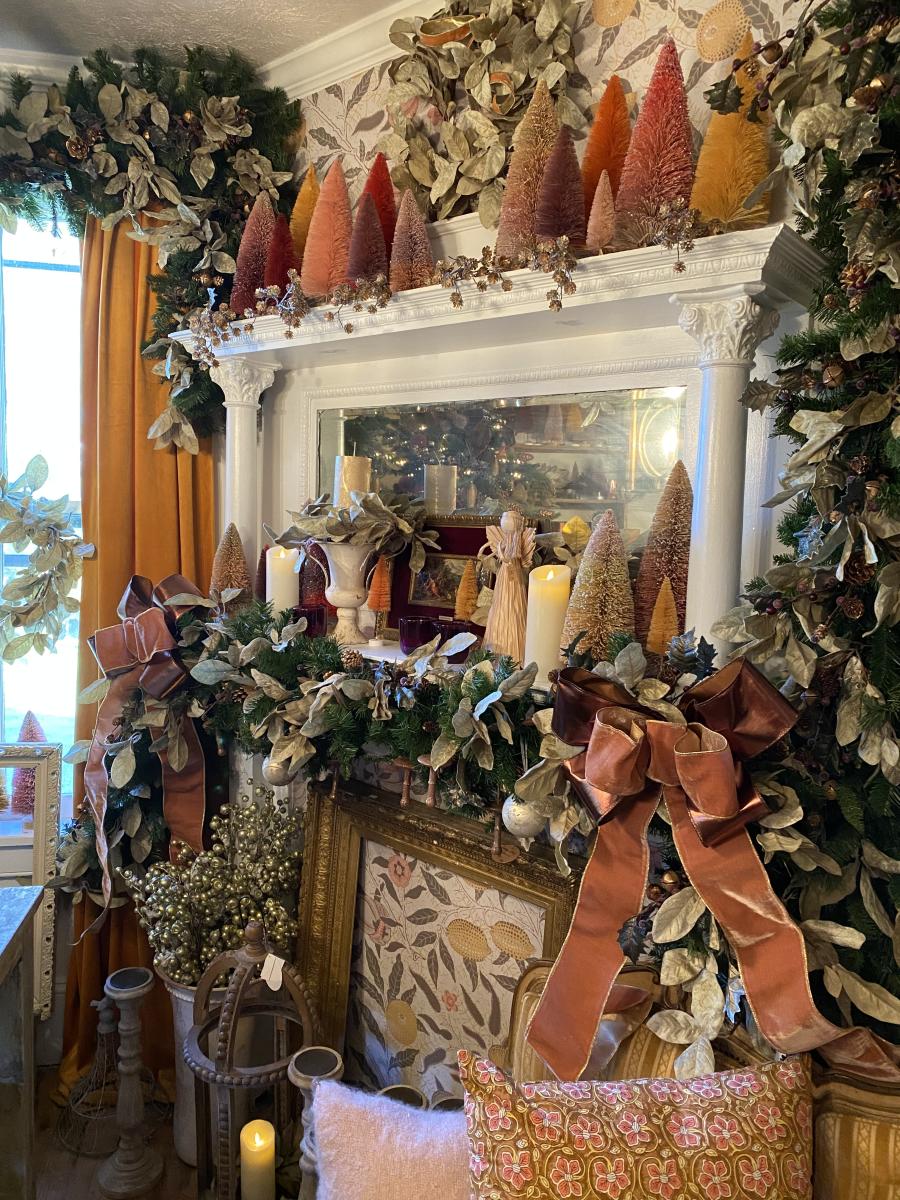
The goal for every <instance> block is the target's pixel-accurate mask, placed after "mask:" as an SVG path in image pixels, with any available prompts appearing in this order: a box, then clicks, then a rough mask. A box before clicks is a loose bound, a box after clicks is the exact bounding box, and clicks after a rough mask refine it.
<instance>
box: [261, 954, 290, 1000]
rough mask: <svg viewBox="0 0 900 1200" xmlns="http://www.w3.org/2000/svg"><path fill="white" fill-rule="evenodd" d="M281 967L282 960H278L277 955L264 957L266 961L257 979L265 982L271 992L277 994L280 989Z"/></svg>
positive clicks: (282, 964)
mask: <svg viewBox="0 0 900 1200" xmlns="http://www.w3.org/2000/svg"><path fill="white" fill-rule="evenodd" d="M283 966H284V959H283V958H279V957H278V955H277V954H267V955H266V961H265V962H264V963H263V965H262V970H261V971H260V973H259V977H260V979H264V980H265V981H266V983H267V984H268V985H269V987H270V988H271V989H272V991H273V992H277V991H278V989H279V988H280V987H281V968H282V967H283Z"/></svg>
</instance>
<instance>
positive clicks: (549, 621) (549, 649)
mask: <svg viewBox="0 0 900 1200" xmlns="http://www.w3.org/2000/svg"><path fill="white" fill-rule="evenodd" d="M571 582H572V572H571V571H570V570H569V568H568V567H563V566H552V567H535V568H534V570H533V571H531V572H530V573H529V576H528V616H527V618H526V622H525V659H524V661H525V665H526V666H527V665H528V664H529V663H533V662H536V663H537V665H538V673H537V678H536V679H535V683H536V684H537V685H538V686H540V685H543V686H544V687H546V686H547V685H548V684H549V682H550V680H549V674H550V672H551V671H555V670H556V669H557V667H558V666H559V663H560V656H559V649H560V646H559V643H560V639H561V637H562V630H563V622H564V621H565V619H566V609H567V608H568V607H569V590H570V585H571Z"/></svg>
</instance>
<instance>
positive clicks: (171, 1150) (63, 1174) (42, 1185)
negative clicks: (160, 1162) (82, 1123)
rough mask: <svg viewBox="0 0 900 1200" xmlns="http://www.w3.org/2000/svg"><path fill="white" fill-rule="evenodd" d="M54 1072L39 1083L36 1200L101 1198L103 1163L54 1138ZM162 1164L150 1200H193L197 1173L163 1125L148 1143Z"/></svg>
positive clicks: (168, 1126) (46, 1075)
mask: <svg viewBox="0 0 900 1200" xmlns="http://www.w3.org/2000/svg"><path fill="white" fill-rule="evenodd" d="M55 1084H56V1078H55V1072H54V1071H49V1072H47V1073H46V1074H43V1073H42V1075H41V1078H40V1079H39V1082H38V1101H37V1132H36V1139H35V1141H36V1144H35V1156H34V1157H35V1176H36V1180H37V1200H94V1198H95V1197H97V1198H98V1200H99V1197H100V1189H99V1188H98V1187H97V1182H96V1175H97V1168H98V1167H99V1165H100V1163H101V1162H102V1161H103V1160H102V1159H98V1158H83V1157H79V1156H78V1155H75V1154H72V1152H71V1151H70V1150H66V1149H65V1148H64V1147H63V1146H61V1145H60V1143H59V1142H58V1141H57V1139H56V1134H55V1132H54V1131H55V1129H56V1121H57V1118H58V1116H59V1109H58V1108H57V1106H56V1105H55V1104H54V1103H53V1101H52V1099H51V1094H52V1091H53V1088H54V1087H55ZM151 1145H152V1146H154V1147H155V1148H156V1149H157V1150H158V1151H159V1153H160V1154H161V1155H162V1156H163V1159H164V1161H165V1174H164V1175H163V1178H162V1183H161V1184H159V1186H158V1187H155V1188H154V1189H153V1200H195V1198H196V1187H195V1175H196V1172H195V1171H193V1170H192V1169H191V1168H190V1167H187V1166H185V1165H184V1163H183V1162H182V1161H181V1159H180V1158H178V1156H177V1155H176V1153H175V1147H174V1146H173V1144H172V1126H171V1124H166V1125H163V1126H162V1127H161V1128H160V1129H159V1130H158V1131H157V1133H156V1135H155V1136H154V1138H153V1141H152V1142H151Z"/></svg>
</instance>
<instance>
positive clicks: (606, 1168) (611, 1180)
mask: <svg viewBox="0 0 900 1200" xmlns="http://www.w3.org/2000/svg"><path fill="white" fill-rule="evenodd" d="M591 1170H592V1171H593V1173H594V1188H595V1190H596V1191H598V1192H600V1193H601V1195H603V1196H609V1200H619V1196H621V1195H622V1192H623V1190H624V1189H625V1188H627V1187H628V1184H629V1182H630V1180H629V1178H628V1176H627V1175H626V1174H625V1159H624V1158H613V1159H608V1158H601V1159H596V1160H595V1161H594V1163H593V1164H592V1166H591Z"/></svg>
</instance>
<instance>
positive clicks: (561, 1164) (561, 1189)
mask: <svg viewBox="0 0 900 1200" xmlns="http://www.w3.org/2000/svg"><path fill="white" fill-rule="evenodd" d="M583 1170H584V1168H583V1167H582V1165H581V1163H580V1161H579V1160H578V1159H577V1158H566V1156H565V1155H564V1154H557V1156H556V1158H555V1159H554V1160H553V1166H552V1167H551V1168H550V1182H551V1183H552V1184H553V1188H554V1191H555V1192H556V1194H557V1196H560V1197H562V1200H566V1197H567V1196H581V1195H582V1194H583V1192H582V1187H581V1184H580V1183H579V1182H578V1179H579V1177H580V1176H581V1174H582V1172H583Z"/></svg>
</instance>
